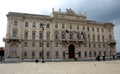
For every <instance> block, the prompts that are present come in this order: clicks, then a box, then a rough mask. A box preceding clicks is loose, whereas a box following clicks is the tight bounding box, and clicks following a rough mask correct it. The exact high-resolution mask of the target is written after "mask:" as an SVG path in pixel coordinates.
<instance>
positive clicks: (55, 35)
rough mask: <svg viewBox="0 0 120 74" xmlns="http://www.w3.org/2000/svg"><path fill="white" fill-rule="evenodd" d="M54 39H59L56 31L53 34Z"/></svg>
mask: <svg viewBox="0 0 120 74" xmlns="http://www.w3.org/2000/svg"><path fill="white" fill-rule="evenodd" d="M54 38H55V39H58V38H59V32H57V31H56V32H55V33H54Z"/></svg>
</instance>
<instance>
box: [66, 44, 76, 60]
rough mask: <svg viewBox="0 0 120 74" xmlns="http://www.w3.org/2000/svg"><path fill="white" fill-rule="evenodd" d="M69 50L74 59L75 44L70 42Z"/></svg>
mask: <svg viewBox="0 0 120 74" xmlns="http://www.w3.org/2000/svg"><path fill="white" fill-rule="evenodd" d="M68 50H69V52H68V53H69V59H74V58H75V46H74V45H73V44H70V45H69V47H68Z"/></svg>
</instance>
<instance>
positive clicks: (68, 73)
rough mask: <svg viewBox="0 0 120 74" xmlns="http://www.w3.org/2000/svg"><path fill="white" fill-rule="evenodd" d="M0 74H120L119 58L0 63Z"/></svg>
mask: <svg viewBox="0 0 120 74" xmlns="http://www.w3.org/2000/svg"><path fill="white" fill-rule="evenodd" d="M0 74H120V60H117V61H105V62H104V61H100V62H96V61H88V62H45V63H40V62H39V63H35V62H22V63H0Z"/></svg>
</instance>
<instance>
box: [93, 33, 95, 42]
mask: <svg viewBox="0 0 120 74" xmlns="http://www.w3.org/2000/svg"><path fill="white" fill-rule="evenodd" d="M94 41H95V34H93V42H94Z"/></svg>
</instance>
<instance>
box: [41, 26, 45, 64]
mask: <svg viewBox="0 0 120 74" xmlns="http://www.w3.org/2000/svg"><path fill="white" fill-rule="evenodd" d="M43 32H44V27H43V26H42V60H41V63H45V61H44V42H43Z"/></svg>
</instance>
